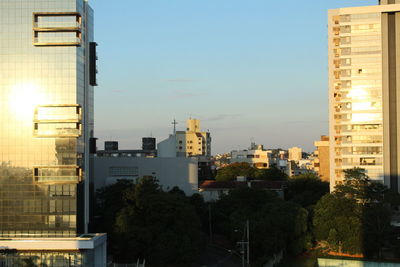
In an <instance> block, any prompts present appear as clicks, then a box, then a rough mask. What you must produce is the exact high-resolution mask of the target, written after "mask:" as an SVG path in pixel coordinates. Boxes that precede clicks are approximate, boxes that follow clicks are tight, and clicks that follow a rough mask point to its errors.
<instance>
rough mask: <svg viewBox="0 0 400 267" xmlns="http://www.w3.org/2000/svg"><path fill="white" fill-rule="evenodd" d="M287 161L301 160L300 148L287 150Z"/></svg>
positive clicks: (301, 152)
mask: <svg viewBox="0 0 400 267" xmlns="http://www.w3.org/2000/svg"><path fill="white" fill-rule="evenodd" d="M288 155H289V156H288V160H289V161H294V162H296V163H297V162H299V161H300V160H301V159H302V158H303V150H302V149H301V148H300V147H292V148H289V149H288Z"/></svg>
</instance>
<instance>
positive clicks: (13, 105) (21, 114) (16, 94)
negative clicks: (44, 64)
mask: <svg viewBox="0 0 400 267" xmlns="http://www.w3.org/2000/svg"><path fill="white" fill-rule="evenodd" d="M43 98H44V97H43V94H42V92H41V90H40V88H39V87H38V86H37V85H35V84H34V83H29V82H26V83H18V84H15V85H14V86H12V87H11V90H10V94H9V99H8V103H9V105H10V108H9V110H10V112H11V113H12V115H14V116H15V117H16V119H18V120H31V119H32V118H33V115H34V110H35V107H36V106H37V105H39V104H42V103H43V101H44V99H43Z"/></svg>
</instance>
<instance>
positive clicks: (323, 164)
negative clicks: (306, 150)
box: [314, 136, 330, 182]
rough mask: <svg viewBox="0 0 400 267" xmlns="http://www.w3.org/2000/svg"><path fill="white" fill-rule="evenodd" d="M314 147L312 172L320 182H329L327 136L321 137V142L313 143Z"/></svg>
mask: <svg viewBox="0 0 400 267" xmlns="http://www.w3.org/2000/svg"><path fill="white" fill-rule="evenodd" d="M314 146H316V147H317V150H316V151H315V152H314V155H315V159H314V170H315V172H316V173H317V174H318V176H319V177H320V178H321V180H322V181H326V182H329V181H330V170H329V164H330V159H329V136H321V140H320V141H315V142H314Z"/></svg>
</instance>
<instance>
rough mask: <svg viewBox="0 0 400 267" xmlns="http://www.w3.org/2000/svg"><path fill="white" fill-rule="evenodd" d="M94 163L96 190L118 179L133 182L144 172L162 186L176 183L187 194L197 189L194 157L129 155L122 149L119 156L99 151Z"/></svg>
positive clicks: (196, 162) (196, 161)
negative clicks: (122, 151) (105, 154)
mask: <svg viewBox="0 0 400 267" xmlns="http://www.w3.org/2000/svg"><path fill="white" fill-rule="evenodd" d="M93 166H94V167H93V169H94V177H95V179H94V189H95V190H98V189H99V188H102V187H104V186H108V185H111V184H113V183H116V182H117V181H118V180H121V179H126V180H131V181H133V182H136V181H137V179H139V178H141V177H143V176H153V177H155V178H156V179H157V180H158V181H159V182H160V185H161V186H162V187H163V189H164V190H170V189H172V188H173V187H175V186H177V187H179V188H180V189H181V190H183V191H184V192H185V193H186V194H187V195H192V194H194V193H196V192H198V160H197V158H184V157H175V158H148V157H130V156H125V155H123V154H122V153H121V154H119V156H118V157H109V156H104V154H98V155H97V156H96V157H94V159H93Z"/></svg>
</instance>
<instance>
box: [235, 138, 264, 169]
mask: <svg viewBox="0 0 400 267" xmlns="http://www.w3.org/2000/svg"><path fill="white" fill-rule="evenodd" d="M270 156H271V150H265V149H264V147H263V146H262V145H256V144H254V143H252V144H251V146H250V148H249V149H248V150H247V149H246V150H234V151H232V152H231V160H230V162H231V163H235V162H247V163H249V164H250V165H251V166H253V167H255V168H258V169H267V168H269V167H270Z"/></svg>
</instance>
